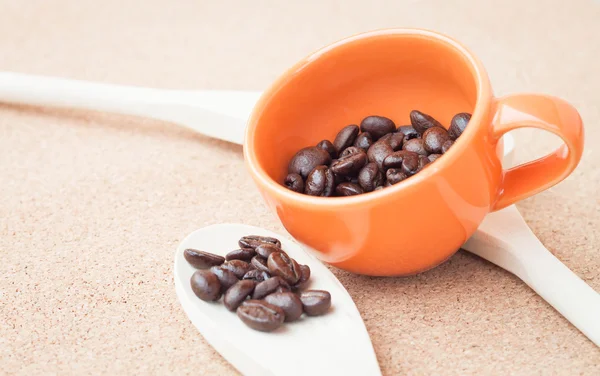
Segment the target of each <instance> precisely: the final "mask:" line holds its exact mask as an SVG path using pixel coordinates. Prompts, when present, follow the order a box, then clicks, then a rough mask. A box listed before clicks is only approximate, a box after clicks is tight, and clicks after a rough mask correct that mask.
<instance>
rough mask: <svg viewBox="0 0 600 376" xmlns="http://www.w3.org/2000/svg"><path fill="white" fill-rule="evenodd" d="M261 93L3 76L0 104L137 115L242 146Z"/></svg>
mask: <svg viewBox="0 0 600 376" xmlns="http://www.w3.org/2000/svg"><path fill="white" fill-rule="evenodd" d="M259 96H260V93H259V92H243V91H225V90H222V91H219V90H205V91H202V90H200V91H191V90H161V89H153V88H145V87H134V86H121V85H111V84H103V83H92V82H85V81H79V80H71V79H63V78H52V77H43V76H33V75H27V74H20V73H13V72H0V101H2V102H9V103H21V104H31V105H40V106H52V107H68V108H79V109H86V110H96V111H106V112H113V113H119V114H128V115H137V116H143V117H149V118H155V119H159V120H164V121H169V122H173V123H178V124H181V125H184V126H187V127H189V128H191V129H193V130H195V131H197V132H199V133H202V134H205V135H207V136H210V137H214V138H218V139H221V140H225V141H229V142H233V143H237V144H241V143H242V142H243V139H244V128H245V125H246V120H247V119H248V116H249V114H250V111H251V110H252V108H253V107H254V104H255V103H256V101H257V100H258V97H259Z"/></svg>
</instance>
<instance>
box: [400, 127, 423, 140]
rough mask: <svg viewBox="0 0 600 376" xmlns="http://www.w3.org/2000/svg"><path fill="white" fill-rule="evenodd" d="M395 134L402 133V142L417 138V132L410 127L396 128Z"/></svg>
mask: <svg viewBox="0 0 600 376" xmlns="http://www.w3.org/2000/svg"><path fill="white" fill-rule="evenodd" d="M396 132H397V133H402V134H403V135H404V142H406V141H408V140H412V139H413V138H417V137H419V132H417V130H416V129H415V128H413V126H412V125H403V126H401V127H398V129H397V130H396Z"/></svg>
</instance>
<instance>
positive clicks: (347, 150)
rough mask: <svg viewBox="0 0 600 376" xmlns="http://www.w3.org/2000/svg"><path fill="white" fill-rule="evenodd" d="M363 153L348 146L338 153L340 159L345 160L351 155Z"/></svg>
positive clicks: (359, 149) (361, 150) (354, 147)
mask: <svg viewBox="0 0 600 376" xmlns="http://www.w3.org/2000/svg"><path fill="white" fill-rule="evenodd" d="M364 152H365V151H364V150H363V149H361V148H357V147H356V146H348V147H347V148H345V149H344V150H342V152H341V153H340V158H347V157H349V156H351V155H353V154H360V153H364Z"/></svg>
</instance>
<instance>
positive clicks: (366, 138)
mask: <svg viewBox="0 0 600 376" xmlns="http://www.w3.org/2000/svg"><path fill="white" fill-rule="evenodd" d="M371 145H373V137H371V134H370V133H369V132H362V133H361V134H359V135H358V136H357V137H356V140H354V146H356V147H357V148H361V149H363V150H364V151H365V152H366V151H367V150H369V148H370V147H371Z"/></svg>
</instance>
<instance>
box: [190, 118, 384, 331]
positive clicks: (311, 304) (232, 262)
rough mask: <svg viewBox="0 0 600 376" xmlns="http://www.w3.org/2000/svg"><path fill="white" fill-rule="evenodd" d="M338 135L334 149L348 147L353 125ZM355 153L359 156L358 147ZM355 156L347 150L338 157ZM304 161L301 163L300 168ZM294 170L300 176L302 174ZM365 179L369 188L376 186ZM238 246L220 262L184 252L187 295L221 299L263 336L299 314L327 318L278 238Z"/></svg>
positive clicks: (320, 298)
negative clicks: (187, 267)
mask: <svg viewBox="0 0 600 376" xmlns="http://www.w3.org/2000/svg"><path fill="white" fill-rule="evenodd" d="M369 124H370V123H369ZM370 126H372V125H370ZM344 132H345V133H344V134H342V136H340V138H339V139H338V140H337V142H336V144H337V145H342V146H346V145H353V143H354V142H355V140H356V133H358V126H353V127H350V128H349V127H347V128H346V130H345V131H344ZM325 141H327V140H324V141H323V142H321V143H320V144H321V145H320V149H321V150H326V151H327V152H328V153H329V152H330V151H331V153H332V155H335V156H336V157H337V156H338V155H341V154H338V152H337V151H336V150H335V148H334V146H333V145H335V144H332V143H330V142H329V143H328V142H325ZM350 147H353V146H346V148H345V149H344V150H347V149H348V148H350ZM327 149H329V150H327ZM357 149H360V152H361V153H363V154H364V153H365V152H364V150H362V149H361V148H358V147H357ZM342 152H343V150H342ZM355 152H356V151H352V150H351V151H349V152H347V153H346V154H345V155H344V156H350V155H352V154H353V153H355ZM365 155H366V154H365ZM304 156H306V155H304ZM302 158H304V157H302ZM305 162H306V160H304V161H303V162H302V163H303V166H304V164H305ZM359 163H362V162H359ZM313 170H314V168H313ZM298 171H301V172H302V171H304V172H305V170H303V169H298ZM332 174H333V172H332ZM309 175H310V174H309ZM298 176H300V174H298ZM367 178H369V179H370V180H369V182H370V184H373V180H376V181H377V179H374V178H372V177H366V178H365V179H367ZM350 184H354V185H355V186H356V187H353V188H352V186H350V187H351V188H343V187H348V185H346V186H344V185H342V184H339V185H337V186H338V187H339V186H340V185H341V186H342V189H349V190H352V189H355V190H356V189H358V190H362V188H361V186H360V185H359V184H358V183H351V182H350ZM238 244H239V246H240V248H239V249H235V250H232V251H231V252H229V253H228V254H227V255H226V256H225V257H222V256H219V255H215V254H213V253H210V252H205V251H200V250H196V249H186V250H185V251H184V258H185V259H186V260H187V262H188V263H189V264H190V265H192V266H193V267H194V268H196V269H198V270H197V271H196V272H195V273H194V274H193V275H192V278H191V279H190V285H191V288H192V291H193V292H194V294H195V295H196V296H197V297H198V298H200V299H202V300H204V301H207V302H216V301H219V300H220V299H221V297H223V299H222V301H223V304H224V305H225V308H227V309H228V310H229V311H232V312H236V313H237V316H238V317H239V318H240V320H242V322H243V323H244V324H246V325H247V326H248V327H250V328H252V329H255V330H259V331H263V332H270V331H273V330H275V329H277V328H279V327H280V326H282V325H283V323H284V322H292V321H296V320H298V319H299V318H300V317H301V316H302V315H303V314H305V315H306V316H319V315H323V314H325V313H327V311H328V310H329V307H330V306H331V295H330V294H329V292H327V291H323V290H305V288H306V287H307V286H308V285H309V283H310V267H309V266H308V265H302V264H299V263H298V262H297V261H296V260H294V259H293V258H292V257H290V256H289V255H288V254H287V253H286V252H285V251H284V250H283V249H282V248H281V242H280V241H279V239H275V238H271V237H265V236H258V235H248V236H244V237H242V238H241V239H240V240H239V241H238Z"/></svg>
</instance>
